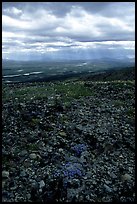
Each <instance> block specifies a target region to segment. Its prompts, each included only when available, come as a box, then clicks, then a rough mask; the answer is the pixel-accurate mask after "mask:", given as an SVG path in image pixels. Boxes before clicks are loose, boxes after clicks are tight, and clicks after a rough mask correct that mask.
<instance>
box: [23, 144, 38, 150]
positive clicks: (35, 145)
mask: <svg viewBox="0 0 137 204" xmlns="http://www.w3.org/2000/svg"><path fill="white" fill-rule="evenodd" d="M26 149H28V150H37V149H38V145H37V144H28V145H27V147H26Z"/></svg>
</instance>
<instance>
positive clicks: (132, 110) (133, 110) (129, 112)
mask: <svg viewBox="0 0 137 204" xmlns="http://www.w3.org/2000/svg"><path fill="white" fill-rule="evenodd" d="M126 114H127V115H128V116H129V117H135V108H133V107H130V108H129V109H128V110H127V111H126Z"/></svg>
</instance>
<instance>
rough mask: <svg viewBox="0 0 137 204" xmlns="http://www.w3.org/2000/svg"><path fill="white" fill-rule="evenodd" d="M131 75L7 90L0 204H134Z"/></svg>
mask: <svg viewBox="0 0 137 204" xmlns="http://www.w3.org/2000/svg"><path fill="white" fill-rule="evenodd" d="M134 79H135V78H134V70H133V71H131V70H130V71H129V70H127V71H126V69H125V70H123V71H118V70H117V71H113V72H112V71H111V74H110V73H109V72H108V73H105V74H103V73H102V74H101V73H100V74H99V75H94V76H89V75H88V76H87V78H76V79H68V80H64V81H54V82H34V83H18V84H3V87H2V201H3V202H55V201H60V202H72V201H75V202H82V201H83V202H130V201H131V202H134V201H135V81H134Z"/></svg>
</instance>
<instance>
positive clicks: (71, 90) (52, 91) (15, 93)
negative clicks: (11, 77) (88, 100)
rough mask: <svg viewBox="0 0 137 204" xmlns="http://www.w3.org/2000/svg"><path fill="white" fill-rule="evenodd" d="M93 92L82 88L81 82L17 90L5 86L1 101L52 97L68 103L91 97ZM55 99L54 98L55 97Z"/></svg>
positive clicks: (27, 87) (48, 84) (27, 86)
mask: <svg viewBox="0 0 137 204" xmlns="http://www.w3.org/2000/svg"><path fill="white" fill-rule="evenodd" d="M92 94H93V91H91V90H90V89H89V88H87V87H85V86H84V83H83V82H81V81H77V82H71V81H70V82H58V83H43V86H39V85H38V84H37V85H34V86H31V85H22V87H19V88H14V87H13V88H12V87H11V88H10V87H8V86H6V85H4V87H3V92H2V98H3V101H9V100H18V101H23V100H25V101H31V100H33V99H37V100H39V99H47V98H48V97H52V96H53V97H54V98H56V99H58V96H59V98H60V97H61V98H62V99H63V101H64V102H66V103H68V102H69V101H71V100H72V99H74V98H76V99H78V98H79V97H82V96H89V95H92ZM55 95H56V96H57V97H56V96H55Z"/></svg>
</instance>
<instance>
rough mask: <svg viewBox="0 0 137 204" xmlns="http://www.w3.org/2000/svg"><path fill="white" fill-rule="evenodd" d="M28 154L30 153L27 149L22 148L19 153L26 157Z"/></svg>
mask: <svg viewBox="0 0 137 204" xmlns="http://www.w3.org/2000/svg"><path fill="white" fill-rule="evenodd" d="M27 154H28V152H27V150H22V151H21V152H20V153H19V155H20V156H21V157H24V156H25V155H27Z"/></svg>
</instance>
